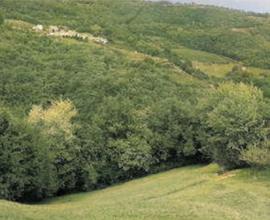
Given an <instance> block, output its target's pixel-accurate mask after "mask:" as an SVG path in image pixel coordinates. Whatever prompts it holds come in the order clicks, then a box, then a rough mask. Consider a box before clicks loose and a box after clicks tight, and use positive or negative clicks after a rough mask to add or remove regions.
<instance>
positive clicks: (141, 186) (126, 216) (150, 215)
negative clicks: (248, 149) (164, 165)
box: [0, 165, 270, 220]
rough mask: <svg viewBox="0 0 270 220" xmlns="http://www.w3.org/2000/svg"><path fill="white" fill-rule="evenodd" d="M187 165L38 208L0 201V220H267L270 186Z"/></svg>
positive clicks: (248, 174) (247, 176) (257, 178)
mask: <svg viewBox="0 0 270 220" xmlns="http://www.w3.org/2000/svg"><path fill="white" fill-rule="evenodd" d="M217 171H218V167H217V166H216V165H209V166H190V167H184V168H180V169H174V170H171V171H168V172H164V173H160V174H157V175H152V176H149V177H145V178H141V179H138V180H134V181H130V182H127V183H124V184H120V185H117V186H113V187H110V188H107V189H104V190H97V191H94V192H90V193H79V194H74V195H69V196H64V197H59V198H56V199H52V200H50V201H46V202H44V203H42V204H38V205H21V204H17V203H12V202H6V201H1V202H0V219H1V220H2V219H3V220H15V219H16V220H48V219H50V220H63V219H65V220H86V219H91V220H92V219H93V220H94V219H97V220H102V219H106V220H111V219H117V220H121V219H122V220H133V219H136V220H138V219H153V220H159V219H160V220H163V219H164V220H165V219H166V220H167V219H168V220H173V219H175V220H176V219H177V220H180V219H183V220H197V219H198V220H211V219H220V220H226V219H228V220H238V219H241V220H242V219H245V220H264V219H265V220H268V219H269V218H270V209H269V207H270V191H269V187H270V182H269V178H268V177H266V175H265V173H263V174H262V173H257V172H256V174H255V172H253V171H251V170H249V169H246V170H236V171H232V172H229V173H226V174H223V175H217Z"/></svg>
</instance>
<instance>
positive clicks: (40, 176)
mask: <svg viewBox="0 0 270 220" xmlns="http://www.w3.org/2000/svg"><path fill="white" fill-rule="evenodd" d="M0 173H1V176H0V198H2V199H3V198H4V199H11V200H20V201H33V200H39V199H42V198H45V197H48V196H51V195H52V194H53V193H54V192H55V191H56V190H57V186H56V178H55V170H54V167H53V166H52V158H51V154H50V152H49V149H48V148H47V147H46V141H45V139H44V138H43V137H42V136H41V135H40V134H39V132H37V131H36V130H34V129H33V128H31V127H29V125H28V124H27V123H25V122H23V121H21V120H19V119H16V118H14V116H12V114H11V113H10V112H9V111H8V110H6V109H4V108H2V107H1V109H0Z"/></svg>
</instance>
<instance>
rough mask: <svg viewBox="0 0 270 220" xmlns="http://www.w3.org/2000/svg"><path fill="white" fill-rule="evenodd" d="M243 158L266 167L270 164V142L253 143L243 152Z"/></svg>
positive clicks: (249, 162) (252, 164) (250, 163)
mask: <svg viewBox="0 0 270 220" xmlns="http://www.w3.org/2000/svg"><path fill="white" fill-rule="evenodd" d="M241 158H242V160H244V161H245V162H246V163H248V164H249V165H251V166H254V167H259V168H264V167H269V166H270V142H269V141H264V142H262V143H259V144H258V145H251V146H249V147H248V148H247V149H246V150H244V151H243V152H242V155H241Z"/></svg>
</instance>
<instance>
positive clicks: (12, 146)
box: [0, 0, 270, 201]
mask: <svg viewBox="0 0 270 220" xmlns="http://www.w3.org/2000/svg"><path fill="white" fill-rule="evenodd" d="M0 8H1V10H2V11H4V15H5V17H6V18H7V20H6V22H5V23H4V25H2V26H1V27H0V29H1V31H0V39H1V41H0V61H1V69H0V106H1V108H0V109H1V111H0V121H1V127H0V146H1V147H2V148H1V151H0V171H1V174H2V175H1V178H0V198H4V199H9V200H17V201H36V200H41V199H43V198H47V197H50V196H53V195H61V194H65V193H70V192H74V191H86V190H91V189H95V188H100V187H104V186H108V185H111V184H114V183H118V182H122V181H126V180H129V179H133V178H136V177H140V176H143V175H146V174H149V173H154V172H157V171H161V170H164V169H169V168H172V167H176V166H182V165H186V164H191V163H202V162H209V161H212V160H214V161H216V162H218V163H219V165H220V166H221V168H222V169H232V168H238V167H244V166H248V165H249V166H250V165H251V166H258V167H263V168H264V167H267V166H269V164H270V161H269V158H267V157H264V160H263V161H261V160H260V158H261V157H262V156H263V154H264V153H265V152H268V151H269V149H268V148H269V147H268V146H269V144H268V143H269V119H270V118H269V112H270V111H269V109H268V108H269V101H268V99H267V98H266V97H264V95H266V96H268V95H269V94H270V93H269V88H268V87H267V85H269V82H270V81H269V76H268V75H267V74H266V73H265V74H264V75H263V74H259V76H258V75H256V74H252V73H251V74H249V70H254V68H253V67H249V68H248V69H247V70H248V71H247V70H245V68H244V67H242V66H241V65H242V64H243V63H245V64H246V65H255V66H258V67H261V68H262V67H264V68H268V67H269V63H268V62H269V59H268V58H267V57H268V53H266V52H265V51H266V50H267V51H268V49H269V45H268V38H267V33H268V31H267V30H268V23H267V21H268V19H269V18H268V17H267V16H259V15H254V14H247V13H241V12H237V11H230V10H225V9H218V8H212V7H205V8H200V7H196V6H195V7H194V6H172V7H165V6H164V5H163V4H162V3H159V4H158V3H149V2H148V3H146V2H144V1H124V2H123V1H120V0H116V1H107V0H106V1H105V0H101V1H91V0H85V1H78V0H76V1H75V0H69V1H52V0H45V1H38V0H22V1H13V0H3V1H1V2H0ZM202 18H203V19H202ZM10 19H13V20H10ZM14 19H15V20H14ZM34 24H43V25H47V26H49V25H59V26H68V28H69V29H72V30H76V31H78V32H89V33H91V34H93V35H95V36H102V37H106V38H108V39H109V44H106V45H100V44H97V43H95V42H88V41H84V40H81V39H77V38H61V37H59V38H57V37H51V36H47V35H45V34H43V33H38V32H34V31H33V30H32V27H33V25H34ZM164 30H166V31H164ZM228 30H231V31H229V32H228ZM251 30H252V31H251ZM253 31H254V32H253ZM262 45H263V46H262ZM194 49H198V50H194ZM210 52H212V53H210ZM265 53H266V54H265ZM262 57H263V58H262ZM239 60H240V62H239ZM196 61H197V62H198V61H200V62H203V63H204V64H205V65H206V64H214V65H231V64H233V65H232V69H231V70H230V71H229V72H228V73H225V74H224V73H223V74H224V76H225V77H224V78H222V77H220V78H215V77H212V76H211V74H208V72H207V71H206V70H204V69H203V68H200V67H199V68H196V66H195V65H194V63H196ZM234 64H235V65H234ZM202 70H203V71H202ZM256 70H258V71H261V69H256ZM228 81H229V82H228ZM231 81H234V82H231ZM243 82H244V83H246V84H247V85H246V84H244V83H243ZM250 84H251V85H250ZM253 84H255V85H258V86H259V87H260V88H262V89H263V92H264V94H263V92H262V91H261V90H260V89H258V88H256V87H255V86H254V85H253ZM41 155H42V156H41ZM18 167H20V169H18ZM37 174H38V175H37ZM45 180H46V181H45Z"/></svg>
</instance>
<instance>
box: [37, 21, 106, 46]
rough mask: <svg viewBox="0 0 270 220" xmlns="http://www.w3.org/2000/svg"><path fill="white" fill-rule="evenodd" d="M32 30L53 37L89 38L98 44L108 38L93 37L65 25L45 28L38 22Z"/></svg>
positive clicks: (104, 42)
mask: <svg viewBox="0 0 270 220" xmlns="http://www.w3.org/2000/svg"><path fill="white" fill-rule="evenodd" d="M33 30H34V31H36V32H46V33H47V35H48V36H54V37H70V38H78V39H81V40H91V41H94V42H96V43H99V44H107V43H108V40H107V39H105V38H102V37H94V36H93V35H91V34H88V33H78V32H76V31H74V30H69V29H68V28H66V27H59V26H49V27H48V28H47V29H46V30H45V28H44V26H43V25H41V24H38V25H36V26H34V27H33Z"/></svg>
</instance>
